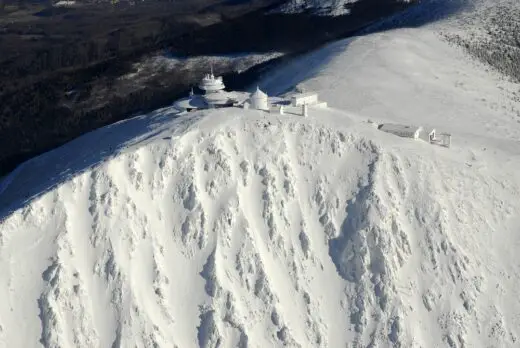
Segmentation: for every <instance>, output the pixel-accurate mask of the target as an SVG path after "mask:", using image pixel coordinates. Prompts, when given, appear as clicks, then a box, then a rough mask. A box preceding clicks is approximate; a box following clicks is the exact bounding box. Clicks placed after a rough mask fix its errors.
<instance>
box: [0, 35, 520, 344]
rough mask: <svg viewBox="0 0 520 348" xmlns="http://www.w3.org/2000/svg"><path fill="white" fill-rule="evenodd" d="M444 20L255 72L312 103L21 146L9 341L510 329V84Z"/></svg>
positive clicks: (419, 335)
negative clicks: (295, 110) (407, 128)
mask: <svg viewBox="0 0 520 348" xmlns="http://www.w3.org/2000/svg"><path fill="white" fill-rule="evenodd" d="M436 30H437V27H428V28H423V29H405V30H396V31H389V32H384V33H380V34H373V35H370V36H366V37H362V38H358V39H354V40H347V41H343V42H338V43H334V44H332V45H329V46H327V47H325V48H323V49H321V50H319V51H317V52H315V53H312V54H309V55H308V56H306V57H304V58H302V59H299V60H296V61H294V62H291V63H290V64H288V65H287V66H285V67H283V68H280V70H278V71H276V72H274V73H273V74H272V75H271V76H270V77H269V78H266V79H265V80H263V81H260V84H261V87H263V88H265V89H266V90H267V91H268V92H270V93H271V94H272V93H278V92H284V91H286V90H287V89H289V88H290V87H291V86H292V85H294V84H300V85H301V86H302V87H303V88H304V89H308V90H316V91H318V92H319V94H320V98H321V99H323V100H325V101H327V102H328V103H329V105H330V106H331V108H330V109H325V110H319V109H310V110H309V117H308V118H302V117H301V116H298V115H291V114H289V115H283V116H282V115H277V116H276V115H272V114H268V113H262V112H257V111H251V110H241V109H222V110H218V111H203V112H197V113H191V114H188V115H186V116H175V115H174V113H173V111H172V110H171V109H168V108H166V109H162V110H158V111H157V112H155V113H153V114H151V115H146V116H142V117H138V118H134V119H131V120H128V121H124V122H120V123H118V124H115V125H112V126H110V127H106V128H103V129H101V130H98V131H95V132H92V133H90V134H87V135H85V136H83V137H81V138H80V139H78V140H76V141H74V142H71V143H69V144H67V145H65V146H63V147H61V148H59V149H57V150H55V151H53V152H50V153H48V154H46V155H43V156H41V157H39V158H36V159H34V160H32V161H29V162H28V163H26V164H25V165H23V166H22V167H21V168H20V169H19V170H18V171H17V172H16V173H14V174H13V175H12V176H11V177H10V178H7V179H6V180H7V181H5V183H6V185H5V187H4V190H3V192H2V193H1V194H0V206H1V207H2V208H3V210H2V211H3V212H4V213H2V218H3V220H2V223H1V224H0V298H2V301H0V346H2V347H35V346H39V345H41V344H43V345H44V346H46V347H110V346H113V347H128V346H139V347H152V346H154V345H155V346H159V347H172V346H178V347H198V346H201V347H216V346H218V345H220V346H222V347H272V346H289V347H298V346H299V347H344V346H346V345H347V346H351V347H367V346H370V345H372V346H374V347H388V346H398V345H399V344H400V345H401V346H403V347H441V346H442V347H444V346H451V347H462V346H463V345H464V346H466V347H489V346H497V347H515V346H517V345H518V342H519V339H520V337H519V335H520V332H519V330H518V328H519V327H520V299H519V297H518V296H517V289H518V288H519V287H520V274H519V273H520V263H519V262H518V261H517V256H516V255H517V253H516V250H517V249H518V247H519V246H520V235H519V234H518V231H519V229H520V217H519V213H518V212H519V211H520V175H519V174H518V173H519V172H520V147H519V146H518V145H519V141H520V123H519V120H520V118H519V117H518V115H517V114H516V112H517V110H518V108H519V104H518V103H517V102H515V101H513V99H512V98H511V93H513V91H514V88H515V86H514V85H512V84H509V83H507V82H504V81H503V80H502V79H501V78H500V77H499V76H498V75H496V74H494V73H491V72H486V71H485V69H484V67H483V66H482V65H480V64H478V63H475V62H473V61H472V60H470V59H469V58H468V57H467V56H465V55H464V54H463V53H462V52H461V51H460V49H459V48H457V47H454V46H450V45H448V44H447V43H446V42H444V41H442V40H441V39H440V37H439V36H438V35H436V33H435V32H436ZM369 118H370V119H373V120H374V121H378V122H385V121H391V122H399V123H406V124H416V125H422V126H433V127H436V128H437V129H438V130H441V131H447V132H450V133H452V135H453V146H452V148H450V149H446V148H441V147H437V146H433V145H430V144H427V143H425V142H422V141H420V140H419V141H413V140H410V139H404V138H399V137H395V136H393V135H391V134H386V133H382V132H380V131H378V130H377V129H376V128H375V127H372V126H370V125H369V124H368V123H366V122H365V121H366V120H367V119H369ZM21 332H23V334H20V333H21ZM346 343H348V344H346Z"/></svg>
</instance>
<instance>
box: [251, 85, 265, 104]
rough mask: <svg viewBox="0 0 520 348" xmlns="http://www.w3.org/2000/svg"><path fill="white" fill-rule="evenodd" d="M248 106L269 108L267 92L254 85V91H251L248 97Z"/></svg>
mask: <svg viewBox="0 0 520 348" xmlns="http://www.w3.org/2000/svg"><path fill="white" fill-rule="evenodd" d="M249 108H250V109H256V110H269V101H268V97H267V94H265V93H264V92H262V91H261V90H260V88H258V86H257V87H256V91H255V92H254V93H251V96H250V97H249Z"/></svg>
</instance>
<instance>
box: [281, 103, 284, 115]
mask: <svg viewBox="0 0 520 348" xmlns="http://www.w3.org/2000/svg"><path fill="white" fill-rule="evenodd" d="M283 114H284V110H283V105H280V115H283Z"/></svg>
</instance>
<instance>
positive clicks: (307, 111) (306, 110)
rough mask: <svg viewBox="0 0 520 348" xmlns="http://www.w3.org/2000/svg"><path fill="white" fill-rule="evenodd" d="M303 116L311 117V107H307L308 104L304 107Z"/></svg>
mask: <svg viewBox="0 0 520 348" xmlns="http://www.w3.org/2000/svg"><path fill="white" fill-rule="evenodd" d="M302 115H303V117H307V116H309V107H308V106H307V104H303V105H302Z"/></svg>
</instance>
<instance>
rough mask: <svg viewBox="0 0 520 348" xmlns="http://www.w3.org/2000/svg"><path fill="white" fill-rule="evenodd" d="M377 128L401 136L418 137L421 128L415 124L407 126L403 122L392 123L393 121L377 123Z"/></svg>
mask: <svg viewBox="0 0 520 348" xmlns="http://www.w3.org/2000/svg"><path fill="white" fill-rule="evenodd" d="M378 128H379V130H381V131H383V132H386V133H391V134H394V135H397V136H400V137H403V138H413V139H418V138H419V135H420V134H421V131H422V130H423V129H422V127H415V126H407V125H403V124H393V123H384V124H381V125H379V127H378Z"/></svg>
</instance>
